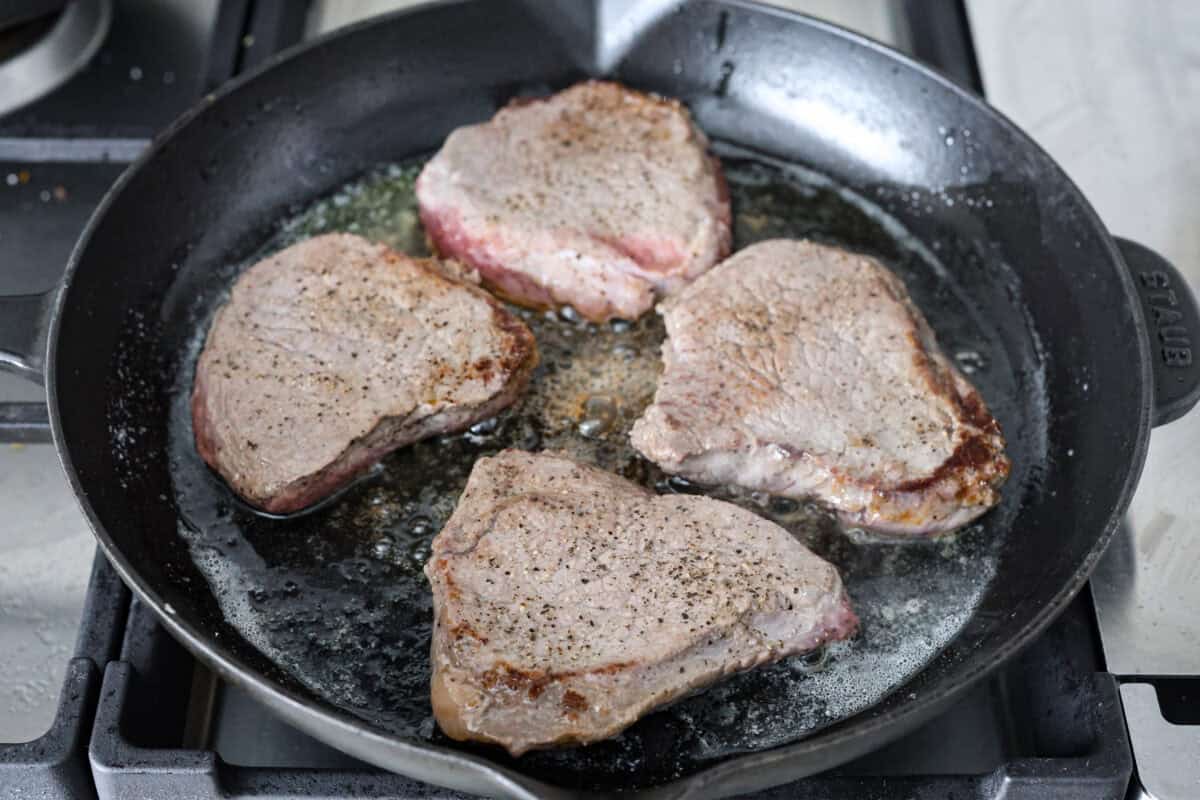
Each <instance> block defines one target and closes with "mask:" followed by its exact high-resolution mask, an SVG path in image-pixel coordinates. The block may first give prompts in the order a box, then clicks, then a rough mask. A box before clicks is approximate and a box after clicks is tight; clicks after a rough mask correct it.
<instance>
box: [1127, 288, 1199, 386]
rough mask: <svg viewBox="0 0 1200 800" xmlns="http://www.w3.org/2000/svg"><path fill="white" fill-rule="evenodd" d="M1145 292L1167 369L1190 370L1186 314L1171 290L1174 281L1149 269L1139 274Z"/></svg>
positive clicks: (1190, 353)
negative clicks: (1181, 309) (1186, 368)
mask: <svg viewBox="0 0 1200 800" xmlns="http://www.w3.org/2000/svg"><path fill="white" fill-rule="evenodd" d="M1138 277H1139V278H1140V279H1141V281H1142V287H1143V289H1144V290H1145V295H1146V300H1147V301H1148V303H1147V305H1148V307H1149V309H1150V316H1151V319H1150V320H1149V322H1151V323H1152V324H1153V325H1154V328H1155V330H1157V331H1158V338H1159V341H1161V342H1162V360H1163V363H1164V364H1166V365H1167V366H1168V367H1188V366H1191V363H1192V342H1191V339H1190V338H1189V336H1188V329H1187V327H1186V326H1185V325H1183V324H1182V323H1183V321H1184V317H1183V312H1182V311H1180V310H1179V297H1178V296H1177V295H1176V294H1175V290H1174V289H1173V288H1172V287H1171V278H1170V276H1169V275H1167V273H1165V272H1162V271H1159V270H1148V271H1146V272H1142V273H1140V274H1139V275H1138Z"/></svg>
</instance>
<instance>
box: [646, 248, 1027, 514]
mask: <svg viewBox="0 0 1200 800" xmlns="http://www.w3.org/2000/svg"><path fill="white" fill-rule="evenodd" d="M659 313H661V314H662V316H663V318H664V321H665V323H666V329H667V341H666V343H665V344H664V346H663V366H664V370H663V375H662V377H661V379H660V381H659V384H658V390H657V392H656V394H655V396H654V402H653V403H652V404H651V405H650V407H649V408H648V409H646V411H645V413H644V414H643V415H642V417H641V418H640V419H639V420H638V421H637V422H636V423H635V424H634V427H633V431H632V434H631V437H632V442H633V445H634V447H636V448H637V449H638V450H639V451H641V453H642V454H643V455H645V456H646V457H647V458H649V459H650V460H652V461H654V462H655V463H657V464H658V465H659V466H661V467H662V468H663V469H665V470H667V471H668V472H672V473H675V474H678V475H681V476H683V477H686V478H689V479H692V480H696V481H699V482H702V483H715V484H737V485H739V486H743V487H746V488H750V489H754V490H758V491H764V492H769V493H771V494H776V495H783V496H786V497H794V498H803V497H813V498H816V499H817V500H819V501H821V502H823V503H825V504H826V505H828V506H829V507H831V508H832V509H834V510H835V511H836V512H837V514H838V515H839V517H840V518H841V519H842V521H843V522H845V523H846V524H848V525H854V526H861V527H863V528H867V529H871V530H875V531H878V532H883V533H893V534H929V533H937V532H944V531H948V530H952V529H954V528H956V527H959V526H961V525H963V524H966V523H967V522H969V521H971V520H973V519H975V518H976V517H978V516H979V515H980V514H983V513H984V512H985V511H987V510H988V509H989V508H991V507H992V506H993V505H995V504H996V503H997V502H998V500H999V488H1000V486H1001V484H1002V483H1003V482H1004V480H1005V478H1007V477H1008V472H1009V461H1008V458H1007V457H1006V456H1005V454H1004V438H1003V436H1002V435H1001V433H1000V427H999V425H998V424H997V422H996V420H995V419H993V418H992V415H991V414H990V413H989V412H988V409H987V407H986V405H985V404H984V402H983V400H982V399H981V398H980V396H979V392H977V391H976V390H975V388H974V387H973V386H972V385H971V384H970V383H969V382H968V381H967V379H966V378H965V377H964V376H963V375H962V374H961V373H960V372H959V371H958V370H957V369H956V368H955V367H954V366H953V365H952V364H951V363H950V361H949V360H947V358H946V357H945V356H944V355H943V354H942V352H941V350H940V349H939V348H938V345H937V342H936V340H935V338H934V334H933V331H932V330H930V328H929V325H928V324H927V323H926V321H925V319H924V317H922V316H921V312H920V311H918V310H917V308H916V307H915V306H914V305H913V303H912V302H911V300H910V299H909V297H908V293H907V292H906V291H905V288H904V284H903V283H902V282H901V281H900V279H899V278H897V277H896V276H895V275H894V274H892V273H891V272H890V271H889V270H888V269H887V268H885V267H884V266H883V265H881V264H880V263H879V262H877V261H875V260H874V259H872V258H868V257H867V256H862V255H855V254H852V253H848V252H845V251H843V250H839V249H837V248H834V247H826V246H823V245H819V244H814V243H812V242H804V241H787V240H772V241H766V242H760V243H758V244H755V245H753V246H751V247H747V248H746V249H744V250H742V251H740V252H739V253H737V255H735V256H733V257H732V258H729V259H728V260H726V261H725V262H723V263H722V264H721V265H719V266H718V267H717V268H716V269H714V270H712V271H711V272H709V273H707V274H706V275H704V276H703V277H702V278H701V279H700V280H698V281H696V282H695V283H693V284H692V285H691V286H689V287H687V288H686V289H684V290H683V291H682V292H680V293H679V294H677V295H675V296H674V297H672V298H670V299H669V300H667V301H665V302H664V303H662V304H661V305H660V306H659Z"/></svg>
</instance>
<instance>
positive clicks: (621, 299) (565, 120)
mask: <svg viewBox="0 0 1200 800" xmlns="http://www.w3.org/2000/svg"><path fill="white" fill-rule="evenodd" d="M707 148H708V140H707V139H706V138H705V136H704V134H703V133H702V132H701V131H700V130H699V128H697V127H696V126H695V125H694V124H693V123H692V119H691V116H690V115H689V114H688V112H687V109H685V108H684V107H683V106H682V105H681V104H679V103H678V102H677V101H674V100H667V99H664V98H661V97H657V96H655V95H648V94H642V93H641V92H635V91H633V90H631V89H627V88H625V87H623V86H620V85H618V84H616V83H608V82H601V81H588V82H585V83H580V84H577V85H575V86H573V87H571V88H569V89H567V90H565V91H563V92H560V93H558V94H556V95H553V96H551V97H548V98H545V99H542V100H528V99H522V100H518V101H514V102H513V103H510V104H509V105H508V106H507V107H505V108H503V109H501V110H500V111H499V112H498V113H497V114H496V115H495V116H494V117H493V118H492V119H491V120H490V121H488V122H485V123H482V124H479V125H470V126H467V127H464V128H459V129H458V130H456V131H454V132H453V133H451V134H450V136H449V137H448V138H447V139H446V143H445V145H443V147H442V149H441V151H440V152H438V154H437V155H436V156H434V157H433V159H432V160H430V161H429V163H428V164H426V165H425V168H424V169H423V170H422V172H421V175H420V177H419V178H418V179H417V186H416V191H417V200H418V203H419V207H420V215H421V222H422V223H423V224H424V226H425V231H426V234H427V235H428V237H429V239H430V242H431V243H432V244H433V246H434V248H435V249H436V250H437V251H438V252H439V253H441V254H442V255H445V256H452V257H454V258H457V259H460V260H462V261H465V262H467V263H468V264H470V265H472V266H474V267H475V268H477V269H478V270H479V273H480V274H481V275H482V276H483V279H484V281H485V282H486V283H487V284H488V285H489V287H490V288H492V289H493V290H494V291H496V292H497V293H498V294H500V295H502V296H504V297H506V298H508V299H510V300H512V301H513V302H516V303H520V304H522V305H528V306H533V307H543V308H552V307H557V306H562V305H570V306H573V307H574V308H575V309H576V310H577V311H578V312H579V313H580V314H582V315H583V316H584V317H586V318H588V319H590V320H593V321H603V320H606V319H609V318H612V317H622V318H626V319H633V318H636V317H638V316H639V315H641V314H642V313H643V312H645V311H646V310H647V309H649V308H650V307H651V306H652V305H654V302H655V298H656V296H658V295H663V294H669V293H671V292H673V291H675V290H677V289H679V288H680V287H681V286H683V285H684V284H686V283H687V282H688V281H690V280H692V279H694V278H695V277H696V276H697V275H699V274H701V273H702V272H704V271H705V270H707V269H709V268H710V267H712V266H713V264H715V263H717V262H718V261H719V260H720V259H721V258H723V257H724V256H725V255H726V254H728V252H729V245H730V210H729V196H728V191H727V189H726V186H725V180H724V178H723V177H722V175H721V170H720V164H719V163H718V162H717V160H716V159H715V158H713V157H711V156H710V155H709V154H708V151H707Z"/></svg>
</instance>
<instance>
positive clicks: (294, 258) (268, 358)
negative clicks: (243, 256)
mask: <svg viewBox="0 0 1200 800" xmlns="http://www.w3.org/2000/svg"><path fill="white" fill-rule="evenodd" d="M439 266H440V265H439V264H438V263H437V262H435V261H431V260H424V261H422V260H417V259H412V258H408V257H406V256H402V255H399V254H397V253H395V252H393V251H391V250H390V249H388V248H387V247H385V246H383V245H380V244H373V243H371V242H368V241H367V240H366V239H363V238H360V237H358V236H352V235H348V234H329V235H325V236H319V237H316V238H313V239H309V240H307V241H304V242H301V243H299V244H295V245H292V246H291V247H288V248H286V249H284V250H281V251H280V252H278V253H275V254H274V255H272V256H269V257H268V258H266V259H263V260H262V261H260V262H258V263H257V264H255V265H254V266H252V267H250V268H249V269H248V270H246V271H245V272H244V273H243V274H242V275H241V277H239V278H238V280H237V282H236V283H235V284H234V286H233V290H232V292H231V294H230V297H229V300H228V302H226V303H225V305H224V306H222V307H221V308H220V309H219V310H218V311H217V314H216V317H215V318H214V319H213V323H212V327H211V328H210V330H209V332H208V339H207V341H206V342H205V345H204V350H203V352H202V353H201V354H200V359H199V361H198V362H197V365H196V378H195V384H194V388H193V392H192V422H193V426H194V428H195V434H196V448H197V449H198V450H199V452H200V455H201V457H202V458H203V459H204V460H205V461H206V462H207V463H208V464H209V466H211V467H212V468H213V469H214V470H216V471H217V472H218V473H220V475H221V476H222V477H223V478H224V479H225V480H226V482H228V483H229V485H230V486H231V487H232V488H233V489H234V491H236V492H237V493H238V494H239V495H241V496H242V497H243V498H245V499H246V500H247V501H248V502H249V503H251V504H253V505H255V506H258V507H259V508H261V509H264V510H266V511H270V512H274V513H289V512H293V511H298V510H300V509H303V508H305V507H307V506H309V505H311V504H313V503H314V502H316V501H318V500H321V499H322V498H324V497H326V496H327V495H329V494H331V493H333V492H334V491H335V490H337V489H338V488H340V487H342V486H344V485H346V484H347V483H348V482H350V481H351V480H353V479H354V478H355V477H356V476H357V475H359V474H361V473H362V472H364V471H365V470H366V469H367V468H369V467H370V466H371V465H372V464H373V463H375V462H376V461H377V460H379V459H380V458H381V457H382V456H383V455H384V454H385V453H388V452H389V451H391V450H394V449H396V448H398V447H401V446H403V445H405V444H408V443H410V442H415V441H417V440H418V439H423V438H425V437H427V436H432V435H434V434H438V433H444V432H448V431H457V430H461V429H463V428H466V427H468V426H469V425H472V424H473V423H475V422H477V421H479V420H482V419H486V418H488V417H491V416H493V415H494V414H496V413H497V412H498V411H500V410H501V409H503V408H504V407H506V406H508V405H509V404H511V403H512V402H513V401H514V400H516V399H517V397H518V396H519V395H520V393H521V391H522V390H523V389H524V388H525V386H526V385H527V384H528V382H529V378H530V373H531V372H532V370H533V367H534V365H535V364H536V363H537V348H536V345H535V343H534V340H533V334H531V333H530V332H529V329H528V328H526V327H525V325H524V324H522V323H521V321H520V320H518V319H517V318H515V317H514V316H513V315H512V314H510V313H509V312H508V311H507V310H506V309H505V308H504V307H503V306H502V305H501V304H500V303H499V302H498V301H497V300H495V299H494V298H492V297H491V296H489V295H488V294H487V293H486V292H484V291H483V290H482V289H479V288H478V287H475V286H469V285H466V284H464V283H460V282H458V281H456V280H453V279H451V278H449V277H446V275H444V274H442V273H440V272H439V271H438V269H439Z"/></svg>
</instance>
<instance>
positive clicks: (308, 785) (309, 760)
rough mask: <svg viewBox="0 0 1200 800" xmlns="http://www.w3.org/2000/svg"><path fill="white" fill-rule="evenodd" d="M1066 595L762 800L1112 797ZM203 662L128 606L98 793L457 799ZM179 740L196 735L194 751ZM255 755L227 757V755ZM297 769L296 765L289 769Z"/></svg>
mask: <svg viewBox="0 0 1200 800" xmlns="http://www.w3.org/2000/svg"><path fill="white" fill-rule="evenodd" d="M1093 619H1094V617H1093V612H1092V609H1091V607H1090V604H1089V603H1088V601H1087V598H1086V596H1081V597H1080V598H1078V599H1077V600H1076V601H1075V602H1074V603H1073V604H1072V605H1071V606H1070V608H1069V609H1068V610H1067V611H1066V613H1064V614H1063V616H1062V617H1061V618H1060V619H1059V620H1058V621H1057V622H1056V623H1055V624H1054V625H1053V626H1052V627H1051V628H1050V629H1049V630H1048V631H1047V633H1046V634H1045V635H1044V636H1043V637H1042V638H1041V639H1040V640H1039V641H1038V642H1037V643H1035V644H1034V645H1033V647H1031V648H1030V649H1029V650H1028V651H1027V652H1026V653H1025V654H1024V655H1023V656H1022V657H1021V658H1019V659H1018V660H1017V661H1016V662H1015V663H1013V664H1011V665H1009V666H1008V667H1007V668H1006V669H1004V670H1002V671H1001V673H1000V674H999V675H998V676H996V677H993V678H992V679H990V680H989V681H987V682H986V683H985V684H984V685H983V686H981V687H979V688H978V689H976V690H975V691H973V692H972V693H970V694H969V695H967V696H966V697H965V698H963V700H962V701H960V703H959V704H958V705H957V706H956V707H955V708H954V709H952V710H951V711H949V712H948V713H947V714H945V715H943V716H942V717H939V718H938V719H936V720H934V721H933V722H931V723H929V724H927V725H926V726H925V727H923V728H921V729H919V730H917V731H916V732H914V733H912V734H910V735H909V736H907V737H906V738H905V739H904V740H903V741H901V742H898V743H896V744H894V745H891V746H889V747H886V748H884V749H882V750H879V751H877V752H875V753H872V754H870V755H868V756H865V757H864V758H861V759H859V760H857V761H854V762H851V763H850V764H848V765H846V766H844V767H841V768H839V769H836V770H833V771H831V772H828V773H824V774H821V775H817V776H814V777H811V778H807V779H805V780H801V781H797V782H795V783H792V784H788V785H786V786H783V787H779V788H776V789H772V790H770V791H768V792H764V793H760V794H759V795H756V797H758V798H762V799H763V800H767V799H768V798H770V800H784V798H787V799H788V800H886V799H887V798H897V797H903V798H911V800H993V799H995V800H1000V798H1004V800H1025V799H1027V798H1028V799H1030V800H1032V798H1056V800H1058V799H1063V798H1065V799H1066V800H1105V799H1112V800H1118V799H1119V798H1123V797H1124V796H1125V791H1126V787H1127V786H1128V784H1129V777H1130V773H1131V770H1132V760H1131V756H1130V750H1129V742H1128V739H1127V737H1126V733H1125V723H1124V717H1123V715H1122V712H1121V706H1120V703H1119V702H1118V697H1117V686H1116V681H1115V679H1114V678H1113V677H1112V676H1111V675H1108V674H1107V673H1104V672H1103V671H1101V667H1100V665H1099V664H1098V663H1097V657H1096V637H1095V631H1094V622H1093ZM212 686H213V684H211V683H210V676H209V674H208V673H207V670H205V669H204V668H203V667H201V666H199V665H197V664H196V663H195V662H194V661H193V659H192V658H191V657H190V656H189V655H188V654H187V653H186V652H185V651H184V650H183V649H182V648H181V647H180V645H178V644H177V643H176V642H175V640H174V639H172V638H171V637H170V636H169V635H168V634H167V633H166V632H165V631H164V630H163V628H162V627H161V626H160V625H159V624H158V623H157V621H156V620H155V617H154V615H153V613H152V612H151V611H150V610H149V609H148V608H146V607H145V606H143V605H142V604H141V603H140V602H138V601H134V602H133V604H132V608H131V610H130V613H129V618H128V623H127V626H126V628H125V635H124V642H123V644H122V649H121V657H120V659H119V660H117V661H114V662H112V663H110V664H109V665H108V667H107V669H106V670H105V674H104V683H103V686H102V690H101V698H100V704H99V707H98V708H97V710H96V723H95V729H94V733H93V736H92V739H91V747H90V757H91V764H92V770H93V775H94V777H95V785H96V789H97V792H98V794H99V796H100V798H102V800H119V799H120V798H129V797H168V796H169V797H171V798H173V800H218V798H237V800H275V799H276V798H326V797H394V798H413V800H416V798H458V797H464V795H461V794H458V793H455V792H451V791H449V790H446V789H439V788H437V787H433V786H429V785H426V784H422V783H418V782H416V781H413V780H411V779H408V778H405V777H403V776H400V775H394V774H392V773H388V772H384V771H382V770H379V769H376V768H374V767H371V766H369V765H366V764H363V763H361V762H357V761H355V760H353V759H351V758H349V757H348V756H344V755H342V754H340V753H337V752H336V751H334V750H331V749H329V748H326V747H324V746H323V745H321V744H319V743H317V742H314V741H313V740H311V739H309V738H308V737H307V736H304V735H303V734H301V733H299V732H298V731H296V730H294V729H292V728H289V727H288V726H287V725H286V724H285V723H283V722H280V721H278V720H277V719H276V718H275V717H274V716H272V715H271V714H270V712H268V711H267V710H266V709H265V708H263V707H262V706H260V705H258V704H257V703H255V702H254V701H253V700H251V699H250V698H249V697H248V696H246V695H244V694H242V693H240V692H238V691H237V690H236V689H234V688H232V687H230V686H227V685H223V684H217V685H215V691H211V690H210V688H211V687H212ZM193 740H195V741H202V742H204V743H205V744H204V745H203V746H193V745H192V744H190V743H191V742H192V741H193ZM218 750H221V751H222V752H224V753H225V754H226V756H227V757H228V758H229V759H236V760H238V761H241V762H246V763H270V764H275V765H274V766H241V765H238V764H235V763H232V761H231V760H226V758H222V756H221V755H220V754H219V753H218V752H217V751H218ZM301 764H303V765H304V766H300V765H301Z"/></svg>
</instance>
